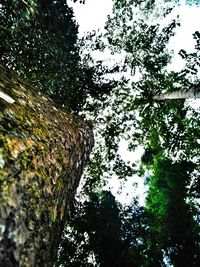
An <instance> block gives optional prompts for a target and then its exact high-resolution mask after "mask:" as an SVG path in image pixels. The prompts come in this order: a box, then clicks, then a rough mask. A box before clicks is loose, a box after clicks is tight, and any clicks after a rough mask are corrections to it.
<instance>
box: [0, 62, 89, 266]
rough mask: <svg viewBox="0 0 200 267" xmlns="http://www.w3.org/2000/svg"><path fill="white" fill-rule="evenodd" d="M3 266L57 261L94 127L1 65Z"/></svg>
mask: <svg viewBox="0 0 200 267" xmlns="http://www.w3.org/2000/svg"><path fill="white" fill-rule="evenodd" d="M0 72H1V75H0V91H2V92H4V93H6V94H8V95H9V96H10V97H11V98H13V99H14V100H15V102H14V103H13V104H11V103H8V102H6V101H5V100H4V99H2V98H0V266H4V267H7V266H9V267H14V266H20V267H26V266H27V267H32V266H34V267H36V266H38V267H43V266H46V267H50V266H52V265H53V261H54V259H55V254H56V250H57V246H58V242H59V238H60V235H61V233H62V230H63V224H64V222H65V217H66V214H67V212H68V210H69V206H70V202H71V201H72V199H73V197H74V194H75V191H76V188H77V186H78V184H79V180H80V177H81V174H82V171H83V167H84V165H85V163H86V162H87V160H88V156H89V153H90V151H91V148H92V146H93V133H92V129H91V126H90V125H89V124H88V123H87V122H84V121H83V120H82V119H81V118H79V117H77V116H73V115H71V114H69V113H67V112H65V111H63V110H61V109H59V108H56V107H55V105H54V103H53V102H52V101H51V100H50V99H49V98H48V97H46V96H44V95H43V94H41V93H39V91H38V90H36V89H35V88H33V87H31V86H30V85H29V84H28V83H27V82H25V81H22V80H21V79H20V78H19V77H18V76H17V75H15V74H14V73H13V72H12V71H10V70H8V69H7V68H5V67H3V66H2V65H0Z"/></svg>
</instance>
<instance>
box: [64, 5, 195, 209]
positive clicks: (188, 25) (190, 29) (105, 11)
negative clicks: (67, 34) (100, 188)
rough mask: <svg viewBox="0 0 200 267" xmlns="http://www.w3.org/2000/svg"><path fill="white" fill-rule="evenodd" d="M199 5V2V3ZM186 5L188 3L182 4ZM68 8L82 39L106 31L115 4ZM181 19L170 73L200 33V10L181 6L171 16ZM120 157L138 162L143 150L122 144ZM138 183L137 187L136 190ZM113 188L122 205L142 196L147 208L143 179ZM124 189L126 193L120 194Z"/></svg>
mask: <svg viewBox="0 0 200 267" xmlns="http://www.w3.org/2000/svg"><path fill="white" fill-rule="evenodd" d="M199 1H200V0H199ZM182 2H183V3H184V2H185V1H184V0H182ZM68 4H69V6H71V7H73V9H74V14H75V18H76V21H77V22H78V24H79V36H80V37H81V36H83V35H84V33H85V32H87V31H92V30H96V31H97V30H100V31H101V32H102V31H103V30H104V24H105V22H106V20H107V15H109V14H111V13H112V0H86V3H85V4H80V3H77V2H76V3H75V4H74V3H73V2H72V1H68ZM177 13H178V14H179V15H180V22H181V27H179V28H177V30H176V35H175V36H174V37H172V38H171V41H170V42H169V46H168V48H169V49H170V50H171V49H172V50H174V60H173V62H172V64H171V65H170V67H169V68H170V69H172V70H175V71H178V70H180V69H181V68H182V67H183V66H184V61H183V60H182V59H181V57H180V56H179V55H178V51H179V50H180V49H185V50H186V51H188V52H192V50H193V48H194V40H193V38H192V33H194V32H195V31H196V30H200V19H199V18H200V7H198V8H197V7H195V6H188V5H187V6H186V5H184V4H183V5H181V6H180V7H179V8H177V9H175V10H174V11H173V14H172V16H175V15H176V14H177ZM195 101H196V100H193V101H192V102H193V105H197V104H198V106H199V102H197V101H196V102H195ZM120 152H121V156H122V158H123V159H124V160H127V161H128V160H130V159H135V161H139V159H140V157H141V155H142V153H143V148H142V147H139V148H138V149H137V150H136V151H135V152H129V151H128V150H127V142H125V141H122V143H121V145H120ZM135 182H136V183H137V184H138V185H137V187H135V186H133V184H134V183H135ZM109 187H110V188H112V193H113V194H114V195H115V196H116V198H117V200H118V201H120V202H121V203H124V204H128V203H130V201H131V200H132V197H133V195H138V196H139V202H140V204H141V205H144V196H145V192H146V191H147V187H145V186H144V183H143V180H142V178H139V177H138V176H136V175H135V176H133V177H131V178H129V179H128V180H127V182H126V183H125V184H124V185H122V184H121V182H120V181H119V180H118V179H117V177H113V178H112V179H111V181H110V183H109ZM121 187H123V190H122V192H121V194H120V191H121V189H120V188H121Z"/></svg>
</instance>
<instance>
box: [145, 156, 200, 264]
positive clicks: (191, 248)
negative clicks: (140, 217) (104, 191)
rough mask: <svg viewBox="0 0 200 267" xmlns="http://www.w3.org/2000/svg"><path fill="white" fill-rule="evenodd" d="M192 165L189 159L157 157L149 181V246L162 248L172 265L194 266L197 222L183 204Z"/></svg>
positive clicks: (193, 211) (186, 195) (192, 213)
mask: <svg viewBox="0 0 200 267" xmlns="http://www.w3.org/2000/svg"><path fill="white" fill-rule="evenodd" d="M194 168H195V165H194V164H193V163H190V162H181V163H174V164H173V163H172V162H171V161H170V160H163V159H160V158H159V157H157V158H156V159H155V163H154V174H153V177H152V180H151V181H150V184H149V191H148V196H147V199H146V208H147V210H148V212H149V213H150V215H151V221H150V225H149V227H150V231H151V232H152V234H153V236H154V237H156V238H155V240H154V241H153V240H151V241H150V243H149V244H151V245H150V246H152V247H155V243H156V244H157V250H158V252H159V251H164V252H165V256H166V257H168V259H169V261H170V262H171V264H172V265H173V266H198V262H199V260H200V259H199V251H200V247H199V242H200V240H199V236H198V232H199V225H198V223H197V222H195V220H194V216H195V215H196V213H197V210H195V208H194V206H192V205H191V204H189V203H187V202H186V200H187V198H188V197H189V195H188V190H187V186H188V185H189V183H190V179H191V173H192V171H193V169H194Z"/></svg>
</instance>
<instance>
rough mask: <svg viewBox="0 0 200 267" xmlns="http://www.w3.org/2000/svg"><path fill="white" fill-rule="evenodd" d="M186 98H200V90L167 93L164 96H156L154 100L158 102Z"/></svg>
mask: <svg viewBox="0 0 200 267" xmlns="http://www.w3.org/2000/svg"><path fill="white" fill-rule="evenodd" d="M186 98H200V91H199V89H196V88H192V89H189V90H180V91H174V92H169V93H165V94H162V95H156V96H154V97H153V99H156V100H165V99H186Z"/></svg>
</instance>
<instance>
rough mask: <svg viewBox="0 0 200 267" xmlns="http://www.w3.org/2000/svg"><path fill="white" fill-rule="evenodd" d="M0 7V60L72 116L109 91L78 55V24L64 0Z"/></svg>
mask: <svg viewBox="0 0 200 267" xmlns="http://www.w3.org/2000/svg"><path fill="white" fill-rule="evenodd" d="M0 4H1V9H0V11H1V12H0V24H1V32H0V38H1V40H2V41H1V60H3V61H4V62H5V63H6V64H7V65H8V66H9V67H10V68H12V69H14V70H16V71H17V72H18V73H19V74H21V75H22V76H23V77H25V78H27V79H28V81H29V82H30V83H31V84H33V85H35V86H36V87H38V88H39V89H41V90H42V91H43V92H44V93H46V94H48V95H49V96H50V97H51V98H52V99H53V100H54V102H56V103H57V104H58V105H60V106H63V107H65V108H68V109H71V110H72V111H75V112H78V111H80V110H81V109H82V108H83V106H84V105H85V103H86V99H87V98H88V96H91V97H92V98H94V99H95V98H98V96H99V97H101V95H102V94H105V93H109V90H110V89H111V88H112V84H111V83H110V84H109V85H107V91H105V90H104V88H103V87H102V84H101V83H100V79H101V78H100V72H98V75H97V74H95V72H96V70H98V69H97V68H96V70H95V67H89V62H88V61H86V60H84V61H82V59H81V57H80V47H79V46H78V43H77V33H78V26H77V24H76V23H75V20H74V17H73V11H72V9H71V8H69V7H68V6H67V4H66V1H65V0H60V1H57V0H56V1H53V0H48V1H43V0H38V1H36V0H35V1H33V0H32V1H31V0H30V1H26V2H25V1H1V3H0ZM90 63H91V62H90ZM90 65H91V64H90ZM101 74H102V73H101Z"/></svg>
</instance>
